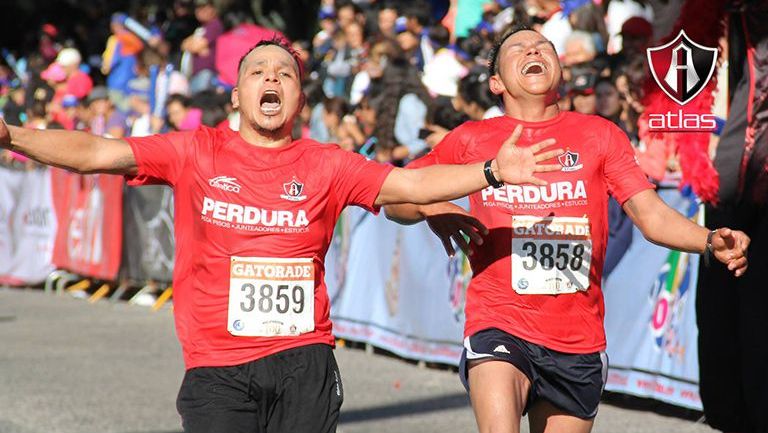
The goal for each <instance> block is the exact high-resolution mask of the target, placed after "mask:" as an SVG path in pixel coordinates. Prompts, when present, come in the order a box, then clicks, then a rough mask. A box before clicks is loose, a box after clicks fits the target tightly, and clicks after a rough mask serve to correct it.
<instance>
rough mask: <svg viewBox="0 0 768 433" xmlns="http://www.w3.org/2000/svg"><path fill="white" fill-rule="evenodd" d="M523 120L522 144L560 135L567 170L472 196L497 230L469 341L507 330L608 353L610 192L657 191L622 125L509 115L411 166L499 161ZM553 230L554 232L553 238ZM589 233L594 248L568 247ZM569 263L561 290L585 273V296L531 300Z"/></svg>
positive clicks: (488, 247) (620, 196)
mask: <svg viewBox="0 0 768 433" xmlns="http://www.w3.org/2000/svg"><path fill="white" fill-rule="evenodd" d="M518 124H522V125H523V127H524V130H523V135H522V137H521V138H520V140H519V142H518V145H520V146H528V145H531V144H534V143H538V142H540V141H542V140H545V139H547V138H555V139H556V140H557V145H556V146H557V147H561V148H563V149H564V150H566V151H567V153H566V154H565V155H562V156H561V157H559V158H558V162H559V163H560V164H561V166H562V169H561V171H554V172H550V173H540V174H539V175H538V176H539V177H540V178H542V179H544V180H546V181H547V182H548V185H546V186H541V187H539V186H534V185H506V186H504V187H502V188H499V189H497V190H495V189H493V188H492V187H488V188H485V189H484V190H482V191H480V192H477V193H474V194H472V195H471V196H470V212H471V213H472V215H474V216H475V217H476V218H478V219H479V220H480V221H481V222H482V223H483V224H485V225H486V226H487V227H488V229H489V230H490V234H489V235H488V236H486V238H485V243H484V244H483V245H482V246H479V247H476V248H475V254H474V255H473V256H470V261H471V265H472V270H473V277H472V281H471V282H470V285H469V289H468V292H467V304H466V315H467V320H466V326H465V331H464V332H465V336H469V335H472V334H475V333H477V332H479V331H481V330H483V329H487V328H499V329H502V330H504V331H505V332H508V333H510V334H513V335H516V336H518V337H520V338H523V339H525V340H528V341H530V342H533V343H536V344H540V345H543V346H545V347H548V348H551V349H553V350H558V351H561V352H567V353H591V352H595V351H599V350H603V349H604V348H605V330H604V329H603V316H604V311H605V307H604V304H603V296H602V292H601V288H600V283H601V278H602V269H603V263H604V260H605V245H606V241H607V236H608V221H607V212H608V210H607V209H608V208H607V206H608V195H609V194H611V195H613V197H614V198H616V200H617V201H618V202H619V203H620V204H624V202H625V201H626V200H627V199H629V198H630V197H632V196H633V195H634V194H636V193H638V192H640V191H643V190H646V189H650V188H653V185H651V184H650V183H649V182H648V181H647V179H646V177H645V175H644V174H643V172H642V171H641V170H640V168H639V167H638V165H637V162H636V160H635V156H634V152H633V150H632V147H631V145H630V143H629V140H628V139H627V138H626V136H625V134H624V133H623V132H622V131H621V130H620V129H619V128H617V127H616V126H614V125H613V124H612V123H610V122H608V121H607V120H604V119H602V118H599V117H597V116H587V115H583V114H578V113H573V112H563V113H560V114H558V115H557V116H556V117H555V118H553V119H551V120H547V121H544V122H522V121H519V120H516V119H513V118H511V117H507V116H501V117H496V118H492V119H488V120H482V121H478V122H467V123H465V124H463V125H462V126H460V127H458V128H456V129H455V130H454V131H452V132H451V133H450V134H448V135H447V136H446V137H445V139H444V140H443V141H442V142H441V143H440V144H439V145H438V146H436V147H435V149H434V150H433V151H432V152H430V153H429V154H427V155H425V156H424V157H423V158H421V159H418V160H416V161H414V162H413V163H411V164H410V165H409V168H410V167H422V166H427V165H432V164H468V163H475V162H481V161H485V160H488V159H491V158H494V157H495V156H496V153H497V152H498V149H499V147H500V146H501V144H502V143H503V142H504V140H506V139H507V138H508V137H509V136H510V134H511V133H512V131H513V130H514V128H515V126H517V125H518ZM544 217H551V218H554V223H553V224H551V225H549V226H548V225H547V224H542V223H541V222H542V221H548V220H542V218H544ZM515 219H517V221H529V223H530V222H531V221H539V223H538V224H534V225H529V226H525V225H523V226H522V227H530V230H529V231H526V230H522V231H518V230H521V229H520V226H519V225H515V224H516V223H514V222H513V221H514V220H515ZM575 220H578V223H574V221H575ZM563 221H565V222H566V223H565V224H564V225H563V227H568V228H567V229H563V230H560V232H559V233H558V229H557V228H556V227H557V226H558V223H559V222H563ZM531 224H532V223H531ZM547 227H549V228H552V230H554V232H547ZM579 230H581V232H580V231H579ZM586 230H588V232H589V239H590V241H591V245H590V244H589V243H584V242H583V241H576V242H570V241H569V236H576V235H573V233H577V234H578V233H582V232H584V231H586ZM582 234H583V233H582ZM573 239H576V238H573ZM516 242H517V243H516ZM544 244H549V245H544ZM578 244H581V246H578ZM515 245H517V249H515V248H516V247H515ZM590 250H591V254H590V253H589V251H590ZM513 251H515V254H513ZM585 254H586V256H585ZM515 256H517V257H515ZM545 256H546V257H545ZM587 260H589V265H587V263H588V262H587ZM515 261H517V263H518V264H517V267H515V264H514V263H515ZM536 261H538V262H536ZM561 265H562V269H563V272H565V274H563V275H566V276H565V277H564V278H561V279H560V280H559V283H558V284H562V283H564V282H565V281H571V278H573V281H576V282H578V277H577V276H576V273H575V272H574V273H572V272H573V270H572V269H571V268H574V269H580V270H581V272H582V274H581V278H582V280H581V282H582V283H583V286H582V287H581V288H582V289H585V290H575V291H574V292H572V293H557V294H530V290H532V288H533V287H534V286H535V284H534V283H535V282H536V281H539V282H540V284H545V283H546V284H555V283H550V281H557V278H549V279H547V278H543V277H541V276H539V277H536V275H537V274H536V272H542V268H546V269H550V273H549V274H546V275H547V276H548V277H551V276H552V274H551V269H553V268H555V267H557V269H560V266H561ZM538 275H544V274H538ZM532 276H533V278H532ZM513 287H514V288H513ZM526 291H528V293H526Z"/></svg>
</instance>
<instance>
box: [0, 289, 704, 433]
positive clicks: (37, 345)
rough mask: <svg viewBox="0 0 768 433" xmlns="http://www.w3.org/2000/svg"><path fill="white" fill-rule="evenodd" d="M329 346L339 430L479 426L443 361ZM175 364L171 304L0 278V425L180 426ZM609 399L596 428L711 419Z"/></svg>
mask: <svg viewBox="0 0 768 433" xmlns="http://www.w3.org/2000/svg"><path fill="white" fill-rule="evenodd" d="M336 356H337V358H338V361H339V364H340V367H341V372H342V375H343V382H344V386H345V391H346V396H345V403H344V407H343V410H342V419H341V424H340V427H339V431H340V432H341V433H357V432H398V433H403V432H420V433H432V432H435V433H437V432H440V433H445V432H473V431H476V427H475V423H474V419H473V417H472V412H471V409H470V407H469V403H468V400H467V397H466V395H465V393H464V391H463V388H462V387H461V385H460V384H459V381H458V379H457V377H456V374H455V373H454V372H452V371H451V370H445V369H442V370H441V369H432V368H423V367H421V368H420V367H418V366H416V365H414V364H412V363H408V362H405V361H402V360H399V359H396V358H393V357H388V356H382V355H376V354H368V353H366V352H365V351H364V350H358V349H350V348H339V349H338V350H337V351H336ZM182 373H183V365H182V360H181V349H180V347H179V344H178V342H177V341H176V336H175V333H174V329H173V320H172V313H171V309H170V308H164V309H162V310H161V311H159V312H157V313H153V312H151V311H150V309H149V308H147V307H140V306H135V305H128V304H127V303H124V302H119V303H116V304H111V303H109V302H108V301H100V302H99V303H96V304H88V303H87V302H86V301H84V300H81V299H74V298H72V297H70V296H69V295H64V296H55V295H46V294H44V293H42V291H40V290H22V289H5V288H0V433H56V432H61V433H109V432H113V433H180V432H181V423H180V420H179V416H178V414H177V413H176V406H175V399H176V392H177V390H178V386H179V383H180V381H181V378H182ZM608 400H609V402H604V403H603V404H601V407H600V412H599V414H598V416H597V420H596V422H595V428H594V430H593V431H594V432H606V433H607V432H611V433H616V432H622V433H641V432H642V433H644V432H648V433H651V432H653V433H660V432H675V433H704V432H713V431H714V430H712V429H710V428H709V427H707V426H706V425H704V424H702V423H700V422H695V421H692V420H691V419H686V418H685V417H681V416H687V417H688V418H691V417H695V416H696V414H693V413H690V412H682V411H676V410H673V409H671V408H670V407H669V406H665V405H661V404H658V403H655V402H652V401H648V400H637V399H629V400H628V399H625V398H623V397H621V396H616V395H613V396H609V398H608ZM670 413H672V414H674V415H675V416H670ZM523 430H524V431H527V425H526V423H524V425H523Z"/></svg>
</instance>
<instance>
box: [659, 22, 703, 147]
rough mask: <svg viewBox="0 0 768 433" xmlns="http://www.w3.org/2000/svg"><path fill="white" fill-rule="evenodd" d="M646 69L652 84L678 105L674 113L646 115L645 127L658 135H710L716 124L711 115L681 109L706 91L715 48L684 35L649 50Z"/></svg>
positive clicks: (681, 34) (681, 32)
mask: <svg viewBox="0 0 768 433" xmlns="http://www.w3.org/2000/svg"><path fill="white" fill-rule="evenodd" d="M646 54H647V56H648V65H649V66H650V69H651V74H652V75H653V79H654V81H656V84H658V86H659V88H661V90H662V91H663V92H664V93H666V95H667V96H669V97H670V98H671V99H672V100H673V101H675V102H677V104H678V105H680V108H679V109H678V111H677V113H673V112H671V111H668V112H666V113H649V116H648V127H649V128H650V130H651V131H657V132H711V131H713V130H714V129H715V128H716V126H717V124H716V123H715V115H714V114H712V113H695V112H691V110H686V109H684V108H683V106H684V105H685V104H687V103H689V102H691V100H693V98H695V97H696V96H697V95H698V94H699V93H701V91H702V90H704V88H705V87H706V85H707V83H708V82H709V80H710V78H712V74H713V73H714V71H715V66H716V63H717V48H712V47H705V46H704V45H700V44H697V43H696V42H694V41H693V40H691V39H690V38H689V37H688V35H686V34H685V31H683V30H680V33H679V34H678V35H677V37H676V38H675V39H673V40H672V41H670V42H668V43H666V44H664V45H662V46H659V47H652V48H648V50H647V53H646Z"/></svg>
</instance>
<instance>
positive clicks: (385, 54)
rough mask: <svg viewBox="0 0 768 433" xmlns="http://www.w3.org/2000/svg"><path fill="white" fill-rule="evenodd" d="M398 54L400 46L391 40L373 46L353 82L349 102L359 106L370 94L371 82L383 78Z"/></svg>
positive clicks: (384, 40)
mask: <svg viewBox="0 0 768 433" xmlns="http://www.w3.org/2000/svg"><path fill="white" fill-rule="evenodd" d="M398 52H399V47H398V45H397V44H396V43H395V42H393V41H392V40H391V39H383V40H381V41H378V42H375V43H374V44H373V46H372V47H371V48H370V52H369V53H368V57H367V58H366V59H364V60H363V63H362V64H361V65H360V72H358V73H357V74H356V75H355V78H354V79H353V80H352V86H351V88H350V96H349V102H350V103H351V104H352V105H357V104H358V103H359V102H360V100H362V98H363V96H364V95H365V94H366V93H367V92H369V90H370V88H371V82H372V81H374V80H375V81H378V80H379V79H380V78H381V76H382V74H383V73H384V68H386V67H387V64H388V62H389V60H390V59H393V58H395V57H396V56H398Z"/></svg>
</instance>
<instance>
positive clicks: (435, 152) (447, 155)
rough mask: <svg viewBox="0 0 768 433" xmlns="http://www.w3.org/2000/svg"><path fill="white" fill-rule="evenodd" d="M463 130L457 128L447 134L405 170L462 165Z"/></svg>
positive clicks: (463, 149)
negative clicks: (443, 165) (436, 165)
mask: <svg viewBox="0 0 768 433" xmlns="http://www.w3.org/2000/svg"><path fill="white" fill-rule="evenodd" d="M463 131H464V128H463V126H459V127H458V128H456V129H454V130H453V131H451V132H449V133H448V134H447V135H446V136H445V137H444V138H443V140H442V141H440V143H437V146H435V147H434V149H432V150H431V151H430V152H429V153H427V154H426V155H424V156H422V157H421V158H419V159H416V160H414V161H411V163H410V164H408V166H407V168H422V167H428V166H430V165H435V164H464V163H465V161H464V158H463V156H464V155H465V154H466V149H467V143H466V140H465V139H464V133H463Z"/></svg>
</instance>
